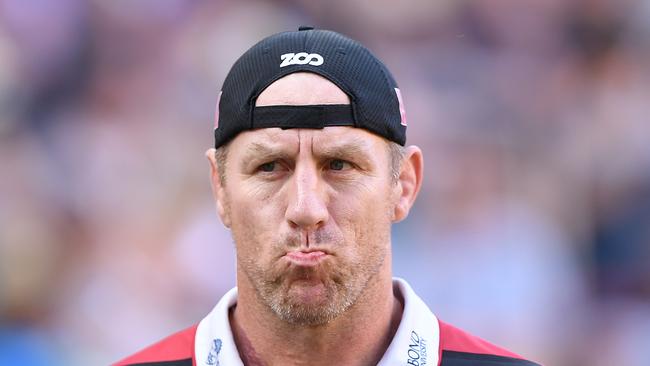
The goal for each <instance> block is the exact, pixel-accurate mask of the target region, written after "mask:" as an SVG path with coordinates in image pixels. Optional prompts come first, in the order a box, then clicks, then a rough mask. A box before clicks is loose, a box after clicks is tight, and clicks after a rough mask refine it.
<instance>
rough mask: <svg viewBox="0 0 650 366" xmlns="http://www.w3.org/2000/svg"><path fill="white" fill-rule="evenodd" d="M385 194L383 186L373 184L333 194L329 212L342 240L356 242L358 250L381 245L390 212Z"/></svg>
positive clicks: (383, 240) (388, 198) (388, 230)
mask: <svg viewBox="0 0 650 366" xmlns="http://www.w3.org/2000/svg"><path fill="white" fill-rule="evenodd" d="M357 188H360V187H357ZM389 194H390V190H389V189H388V188H387V187H385V186H378V185H375V186H373V187H363V188H362V189H354V190H353V191H348V192H338V193H337V195H336V196H334V199H333V200H332V202H331V205H330V212H331V215H332V218H333V220H334V221H335V222H336V225H337V226H339V228H340V229H341V231H342V232H343V233H344V235H345V236H346V238H345V239H346V241H348V242H356V244H357V245H356V246H359V247H360V249H361V250H363V249H365V248H368V247H369V246H372V247H376V246H383V245H385V243H386V242H387V240H388V236H389V235H390V225H391V215H392V209H391V206H392V205H391V202H390V196H389ZM356 246H355V247H356Z"/></svg>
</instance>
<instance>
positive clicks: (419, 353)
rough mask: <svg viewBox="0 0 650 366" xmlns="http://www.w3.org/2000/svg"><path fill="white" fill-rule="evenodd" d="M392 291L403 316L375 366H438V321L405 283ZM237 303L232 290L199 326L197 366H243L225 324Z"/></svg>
mask: <svg viewBox="0 0 650 366" xmlns="http://www.w3.org/2000/svg"><path fill="white" fill-rule="evenodd" d="M393 287H394V289H395V290H396V291H399V293H400V294H401V295H402V298H403V299H404V312H403V313H402V320H401V321H400V324H399V327H398V329H397V332H396V333H395V336H394V337H393V340H392V341H391V343H390V345H389V346H388V349H387V350H386V353H384V356H383V357H382V358H381V361H379V364H378V366H388V365H390V366H393V365H405V366H408V365H420V366H427V365H431V366H436V365H438V347H439V344H440V329H439V326H438V319H437V318H436V316H435V315H433V313H432V312H431V310H429V308H428V307H427V305H426V304H425V303H424V301H422V299H420V297H418V295H416V294H415V292H414V291H413V289H412V288H411V286H409V284H408V283H407V282H406V281H404V280H403V279H400V278H394V279H393ZM236 303H237V288H236V287H235V288H233V289H232V290H230V291H228V292H227V293H226V294H225V295H224V296H223V297H222V298H221V300H219V303H217V305H216V306H215V307H214V309H212V311H211V312H210V313H209V314H208V315H207V316H206V317H205V318H203V320H201V322H200V323H199V326H198V328H197V330H196V338H195V343H194V354H195V356H196V366H216V365H220V366H243V365H244V364H243V363H242V361H241V359H240V358H239V352H238V351H237V347H236V346H235V341H234V339H233V336H232V330H231V329H230V321H229V320H228V309H229V308H230V307H231V306H233V305H235V304H236ZM415 361H417V362H415Z"/></svg>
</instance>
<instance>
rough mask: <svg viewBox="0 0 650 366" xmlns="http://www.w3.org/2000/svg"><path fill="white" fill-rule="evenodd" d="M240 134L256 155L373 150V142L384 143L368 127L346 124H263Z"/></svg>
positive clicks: (376, 144) (374, 145) (250, 150)
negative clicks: (294, 126) (292, 126)
mask: <svg viewBox="0 0 650 366" xmlns="http://www.w3.org/2000/svg"><path fill="white" fill-rule="evenodd" d="M240 137H244V140H243V141H242V142H243V143H244V145H246V146H247V148H246V150H248V154H247V155H251V154H253V155H255V154H257V153H260V152H261V151H262V150H265V151H267V152H268V151H282V152H283V153H285V154H289V155H295V154H300V152H301V151H305V150H306V151H308V152H310V153H311V154H318V155H321V154H325V155H328V154H332V153H333V152H334V151H341V150H349V151H350V152H351V153H362V152H364V151H373V149H375V148H376V146H381V145H379V144H383V143H384V141H383V139H382V138H380V137H378V136H375V135H374V134H372V133H370V132H368V131H365V130H362V129H358V128H354V127H348V126H332V127H325V128H323V129H302V128H297V129H286V130H283V129H280V128H264V129H259V130H253V131H246V132H243V133H242V134H241V135H240ZM303 149H305V150H303Z"/></svg>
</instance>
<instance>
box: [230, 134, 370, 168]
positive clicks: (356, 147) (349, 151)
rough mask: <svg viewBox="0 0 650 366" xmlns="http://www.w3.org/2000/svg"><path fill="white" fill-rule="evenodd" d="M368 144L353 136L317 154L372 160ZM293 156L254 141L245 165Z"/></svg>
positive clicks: (247, 151) (350, 159)
mask: <svg viewBox="0 0 650 366" xmlns="http://www.w3.org/2000/svg"><path fill="white" fill-rule="evenodd" d="M365 146H367V144H366V143H365V142H364V141H363V140H362V139H359V138H353V139H350V140H349V141H346V142H343V143H340V144H339V143H333V144H330V145H328V146H325V147H323V148H320V149H319V151H318V152H317V153H315V155H316V156H317V157H318V158H336V159H343V160H349V161H357V162H368V161H370V160H371V159H370V155H369V153H368V149H367V148H365ZM292 156H293V154H291V153H290V152H289V151H287V150H286V149H283V148H282V147H279V148H276V147H273V146H271V145H268V144H265V143H262V142H252V143H251V144H250V146H249V147H248V148H247V149H246V151H245V152H244V158H243V159H242V162H243V164H244V165H246V164H249V163H250V162H251V161H256V160H275V159H287V160H288V159H290V158H291V157H292Z"/></svg>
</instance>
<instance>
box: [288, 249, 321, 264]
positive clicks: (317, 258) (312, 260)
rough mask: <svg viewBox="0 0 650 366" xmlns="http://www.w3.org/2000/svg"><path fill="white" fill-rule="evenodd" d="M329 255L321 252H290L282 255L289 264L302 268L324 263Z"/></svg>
mask: <svg viewBox="0 0 650 366" xmlns="http://www.w3.org/2000/svg"><path fill="white" fill-rule="evenodd" d="M329 256H330V254H329V253H327V252H325V251H323V250H292V251H289V252H287V253H286V254H285V255H284V258H285V259H286V260H287V261H289V262H290V263H291V264H293V265H296V266H303V267H313V266H316V265H318V264H319V263H321V262H322V261H324V260H325V259H326V258H327V257H329Z"/></svg>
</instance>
